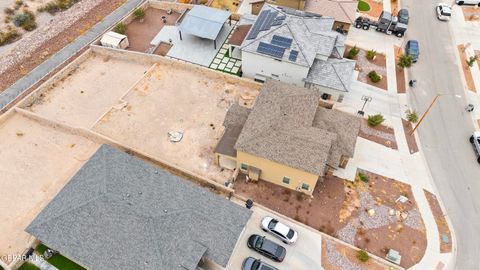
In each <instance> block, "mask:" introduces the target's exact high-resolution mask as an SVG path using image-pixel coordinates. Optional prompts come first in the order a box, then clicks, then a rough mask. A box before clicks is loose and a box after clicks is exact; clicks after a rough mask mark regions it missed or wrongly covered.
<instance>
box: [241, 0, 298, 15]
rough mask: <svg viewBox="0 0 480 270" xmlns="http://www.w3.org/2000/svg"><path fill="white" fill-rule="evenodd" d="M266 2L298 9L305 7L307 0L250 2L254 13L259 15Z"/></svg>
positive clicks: (259, 0) (258, 0) (261, 0)
mask: <svg viewBox="0 0 480 270" xmlns="http://www.w3.org/2000/svg"><path fill="white" fill-rule="evenodd" d="M265 3H267V4H271V5H276V6H280V7H289V8H293V9H298V10H304V9H305V0H257V1H253V2H250V5H252V14H253V15H258V14H259V13H260V10H262V8H263V5H264V4H265Z"/></svg>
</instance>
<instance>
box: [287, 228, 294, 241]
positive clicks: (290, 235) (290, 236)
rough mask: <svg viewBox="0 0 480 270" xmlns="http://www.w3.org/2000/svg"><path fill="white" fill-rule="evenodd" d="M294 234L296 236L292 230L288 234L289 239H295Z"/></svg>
mask: <svg viewBox="0 0 480 270" xmlns="http://www.w3.org/2000/svg"><path fill="white" fill-rule="evenodd" d="M294 234H295V233H294V232H293V230H292V229H290V230H289V231H288V233H287V237H288V239H292V237H293V235H294Z"/></svg>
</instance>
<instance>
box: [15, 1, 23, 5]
mask: <svg viewBox="0 0 480 270" xmlns="http://www.w3.org/2000/svg"><path fill="white" fill-rule="evenodd" d="M15 5H16V6H21V5H23V0H15Z"/></svg>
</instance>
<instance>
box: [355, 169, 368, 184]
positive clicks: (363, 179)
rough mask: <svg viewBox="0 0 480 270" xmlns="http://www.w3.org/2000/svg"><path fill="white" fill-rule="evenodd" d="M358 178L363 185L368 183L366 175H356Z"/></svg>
mask: <svg viewBox="0 0 480 270" xmlns="http://www.w3.org/2000/svg"><path fill="white" fill-rule="evenodd" d="M358 178H359V179H360V181H362V182H364V183H368V181H369V180H370V179H369V178H368V175H366V174H364V173H363V172H359V173H358Z"/></svg>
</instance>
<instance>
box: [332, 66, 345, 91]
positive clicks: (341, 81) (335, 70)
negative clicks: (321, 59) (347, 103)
mask: <svg viewBox="0 0 480 270" xmlns="http://www.w3.org/2000/svg"><path fill="white" fill-rule="evenodd" d="M336 64H338V63H336ZM330 65H332V68H333V71H334V72H335V74H336V75H337V77H338V79H339V81H340V83H341V84H342V85H343V88H344V89H345V91H346V92H349V89H348V88H347V86H346V85H345V83H344V82H343V80H342V78H341V77H340V75H338V72H337V69H336V68H335V64H334V63H330Z"/></svg>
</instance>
